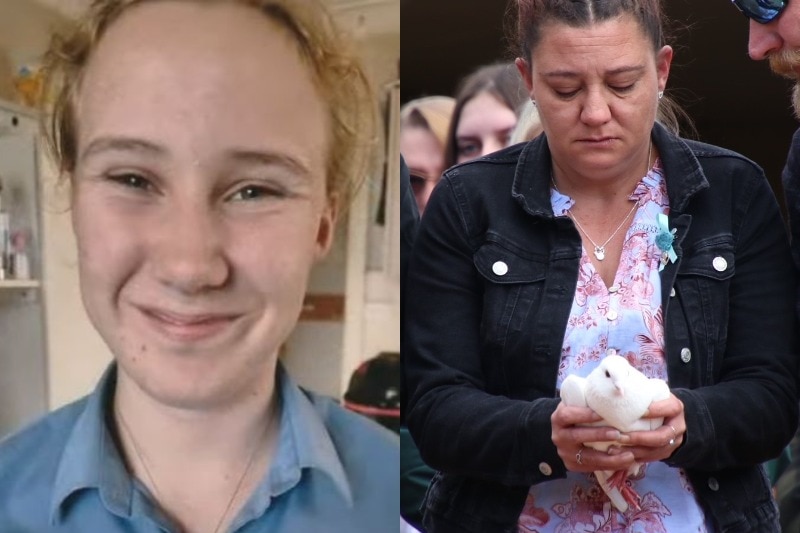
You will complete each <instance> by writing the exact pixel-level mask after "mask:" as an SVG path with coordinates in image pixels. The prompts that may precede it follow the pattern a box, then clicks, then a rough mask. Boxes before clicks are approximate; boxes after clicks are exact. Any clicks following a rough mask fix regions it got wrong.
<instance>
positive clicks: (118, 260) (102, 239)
mask: <svg viewBox="0 0 800 533" xmlns="http://www.w3.org/2000/svg"><path fill="white" fill-rule="evenodd" d="M73 217H75V218H74V229H75V237H76V240H77V244H78V266H79V269H80V273H81V283H82V284H83V285H86V286H87V287H88V288H91V289H94V290H102V289H110V290H118V289H119V287H113V285H115V284H122V283H123V282H124V281H125V280H126V279H127V278H128V277H129V276H130V274H131V272H132V271H133V270H134V269H135V268H136V266H137V265H138V264H140V261H139V260H140V259H141V256H142V250H143V246H142V243H141V242H139V241H140V239H141V236H142V235H143V232H142V231H141V230H140V228H136V227H133V226H129V225H127V224H125V223H123V222H120V221H119V220H118V219H117V218H115V217H111V216H107V214H106V213H105V212H104V211H103V210H89V209H83V208H81V206H80V204H76V205H75V206H74V209H73Z"/></svg>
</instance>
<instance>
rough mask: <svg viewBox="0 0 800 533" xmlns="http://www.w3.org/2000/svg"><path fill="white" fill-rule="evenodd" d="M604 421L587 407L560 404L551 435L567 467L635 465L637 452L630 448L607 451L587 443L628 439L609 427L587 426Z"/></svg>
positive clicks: (585, 469)
mask: <svg viewBox="0 0 800 533" xmlns="http://www.w3.org/2000/svg"><path fill="white" fill-rule="evenodd" d="M654 405H655V404H654ZM654 416H655V415H654ZM601 420H602V418H601V417H600V415H598V414H597V413H595V412H594V411H592V410H591V409H589V408H588V407H570V406H568V405H565V404H564V402H561V403H559V404H558V407H556V410H555V411H554V412H553V414H552V416H551V417H550V423H551V426H552V436H551V438H552V439H553V444H555V446H556V448H557V449H558V455H559V457H561V460H562V461H563V462H564V465H565V466H566V467H567V470H572V471H573V472H593V471H595V470H624V469H627V468H628V467H629V466H631V465H632V464H633V462H634V460H635V457H634V454H633V453H631V452H630V451H628V450H627V449H620V448H619V447H617V446H614V447H613V449H616V451H614V453H613V454H608V453H606V452H603V451H600V450H595V449H594V448H592V447H590V446H587V445H586V444H585V443H587V442H620V439H621V438H623V439H624V438H625V436H624V435H621V434H620V432H619V431H617V430H616V429H614V428H612V427H609V426H593V427H584V426H585V425H586V424H592V423H595V424H596V423H597V422H599V421H601ZM667 431H669V429H668V430H667Z"/></svg>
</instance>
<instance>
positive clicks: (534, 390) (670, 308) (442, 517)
mask: <svg viewBox="0 0 800 533" xmlns="http://www.w3.org/2000/svg"><path fill="white" fill-rule="evenodd" d="M653 141H654V142H655V144H656V146H657V147H658V150H659V152H660V156H661V161H662V165H663V167H664V169H665V176H666V181H667V191H668V194H669V200H670V209H671V212H670V217H669V224H670V228H677V234H676V239H675V243H674V247H675V251H676V252H677V255H678V260H677V261H676V262H674V263H669V264H668V265H667V266H666V267H665V268H664V270H663V271H662V272H661V284H662V295H661V296H662V305H663V312H664V320H665V337H666V340H665V356H666V360H667V370H668V374H669V383H670V387H671V388H672V391H673V393H674V394H675V395H676V396H677V397H678V398H680V400H681V401H682V402H683V403H684V406H685V417H686V424H687V433H686V435H685V442H684V443H683V445H682V446H681V447H680V448H679V449H678V450H676V451H675V453H674V454H673V455H672V456H671V457H670V459H669V460H668V461H667V463H668V464H670V465H672V466H675V467H681V468H684V469H685V470H686V472H687V473H688V476H689V478H690V480H691V482H692V484H693V486H694V489H695V491H696V493H697V496H698V499H699V501H700V503H701V505H702V506H703V508H704V509H705V511H706V513H707V514H708V515H709V516H710V518H711V520H712V522H713V523H714V525H715V528H716V531H717V533H722V532H730V533H732V532H759V533H760V532H770V531H776V532H777V531H779V528H778V525H777V517H776V514H777V510H776V507H775V504H774V502H773V500H772V497H771V493H770V488H769V485H768V482H767V479H766V477H765V474H764V471H763V469H762V468H761V467H760V466H759V464H760V463H761V462H763V461H765V460H767V459H769V458H771V457H774V456H776V455H778V454H779V452H780V451H781V449H782V448H783V447H784V446H785V445H786V444H787V443H788V442H789V440H790V439H791V437H792V435H793V433H794V430H795V428H796V427H797V420H798V399H797V370H798V364H797V342H796V341H797V339H796V329H795V323H796V322H795V318H794V295H795V286H796V281H795V274H794V271H793V268H792V261H791V257H790V252H789V244H788V239H787V233H786V230H785V227H784V225H783V221H782V220H781V216H780V212H779V209H778V205H777V202H776V200H775V197H774V195H773V193H772V191H771V189H770V188H769V184H768V182H767V180H766V179H765V177H764V174H763V172H762V171H761V169H760V168H759V167H758V166H757V165H755V164H754V163H753V162H751V161H749V160H748V159H746V158H744V157H742V156H741V155H738V154H736V153H733V152H730V151H727V150H724V149H721V148H717V147H714V146H710V145H706V144H702V143H698V142H692V141H684V140H681V139H679V138H677V137H675V136H673V135H672V134H670V133H668V132H667V131H666V130H665V129H664V128H663V127H661V126H660V125H658V124H657V125H656V126H655V127H654V129H653ZM550 165H551V163H550V153H549V149H548V146H547V142H546V139H545V138H544V136H540V137H539V138H537V139H536V140H534V141H532V142H530V143H528V144H526V145H517V146H515V147H511V148H508V149H506V150H503V151H500V152H498V153H496V154H493V155H490V156H488V157H485V158H482V159H480V160H477V161H473V162H470V163H467V164H463V165H459V166H456V167H453V168H452V169H450V170H448V171H447V172H446V173H445V176H444V178H443V180H442V182H441V183H440V185H439V186H438V187H437V189H436V191H435V192H434V194H433V196H432V198H431V200H430V203H429V204H428V208H427V209H426V211H425V216H424V217H423V219H422V224H421V226H420V231H419V234H418V236H417V241H416V243H415V247H414V252H413V254H412V257H411V265H410V271H409V273H408V275H409V280H408V287H406V289H405V292H404V302H403V304H404V306H407V307H406V309H405V313H406V320H407V322H406V324H405V328H404V329H405V331H404V338H403V342H404V344H403V357H404V365H405V372H406V379H407V384H408V385H409V389H410V391H409V392H410V395H409V405H408V413H407V422H408V425H409V429H410V430H411V432H412V435H413V436H414V439H415V440H416V442H417V444H418V446H419V448H420V451H421V452H422V456H423V458H424V459H425V461H426V462H427V463H428V464H430V465H431V466H433V467H434V468H436V469H437V470H439V473H438V474H437V476H436V477H435V479H434V480H433V482H432V483H431V486H430V488H429V490H428V494H427V496H426V502H425V506H426V525H427V527H428V531H429V533H441V532H458V533H462V532H472V533H490V532H509V533H516V531H517V527H516V523H517V519H518V517H519V514H520V512H521V510H522V506H523V503H524V501H525V496H526V493H527V491H528V488H529V486H530V485H532V484H535V483H541V482H546V481H548V480H551V479H555V478H558V477H564V476H565V473H566V470H565V467H564V464H563V463H562V461H561V460H560V458H559V457H558V454H557V452H556V448H555V446H554V445H553V442H552V440H551V436H550V433H551V425H550V415H551V414H552V412H553V410H554V409H555V407H556V405H557V403H558V401H559V400H558V399H557V396H556V388H555V386H556V376H557V372H558V365H559V360H560V354H561V347H562V342H563V338H564V331H565V329H566V323H567V319H568V316H569V313H570V308H571V305H572V299H573V295H574V292H575V287H576V282H577V279H578V263H579V259H580V256H581V241H580V236H579V234H578V231H577V230H576V228H575V226H574V224H573V222H572V221H571V220H570V219H569V218H566V217H560V218H555V217H554V216H553V211H552V208H551V205H550V170H551V168H550ZM719 258H721V259H719ZM722 260H724V263H722ZM497 261H503V262H504V263H505V264H506V265H507V266H508V269H507V272H506V273H505V274H504V275H498V274H496V273H495V272H494V270H493V268H492V266H493V265H494V263H495V262H497ZM720 265H724V268H721V269H720ZM500 272H502V270H500Z"/></svg>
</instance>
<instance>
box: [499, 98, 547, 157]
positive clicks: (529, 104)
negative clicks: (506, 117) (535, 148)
mask: <svg viewBox="0 0 800 533" xmlns="http://www.w3.org/2000/svg"><path fill="white" fill-rule="evenodd" d="M542 131H544V130H543V128H542V121H541V120H540V119H539V111H538V110H537V109H536V104H535V103H533V100H528V101H526V102H525V103H524V104H523V105H522V109H521V110H520V112H519V119H518V120H517V125H516V126H515V127H514V131H512V132H511V138H510V139H509V140H508V146H511V145H513V144H517V143H521V142H526V141H530V140H531V139H533V138H534V137H536V136H537V135H539V134H540V133H542Z"/></svg>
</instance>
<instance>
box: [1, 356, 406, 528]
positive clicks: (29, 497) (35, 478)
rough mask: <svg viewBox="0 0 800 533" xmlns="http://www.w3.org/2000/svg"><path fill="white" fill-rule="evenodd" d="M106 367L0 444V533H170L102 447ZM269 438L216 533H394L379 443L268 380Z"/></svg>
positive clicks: (338, 412)
mask: <svg viewBox="0 0 800 533" xmlns="http://www.w3.org/2000/svg"><path fill="white" fill-rule="evenodd" d="M115 376H116V371H115V367H114V366H113V365H112V367H111V368H110V370H109V371H108V372H106V374H105V376H104V377H103V378H102V380H101V381H100V383H99V385H98V387H97V389H96V390H95V391H94V392H93V393H92V394H91V395H89V396H87V397H85V398H83V399H81V400H79V401H77V402H75V403H73V404H70V405H68V406H66V407H63V408H61V409H59V410H57V411H55V412H53V413H51V414H49V415H47V416H46V417H44V418H43V419H41V420H40V421H38V422H36V423H34V424H33V425H32V426H31V427H29V428H27V429H25V430H23V431H21V432H19V433H17V434H15V435H12V436H10V437H8V438H6V439H5V440H4V441H3V442H1V443H0V532H2V533H49V532H52V533H161V532H173V531H176V529H175V528H174V527H172V526H171V525H170V522H169V521H168V520H167V519H166V518H165V517H164V516H163V514H162V513H160V512H159V511H158V509H157V508H156V507H155V506H154V505H153V504H152V502H151V500H150V499H149V497H148V495H147V494H148V493H147V492H146V489H144V488H143V486H142V485H141V484H140V483H139V482H138V481H136V480H134V479H133V478H132V477H131V475H130V474H129V473H128V471H127V470H126V468H125V465H124V462H123V460H122V457H121V455H120V452H119V450H118V448H117V445H116V443H115V441H114V438H113V437H112V432H111V430H110V429H109V427H111V426H110V424H111V423H110V422H109V420H110V418H111V414H110V412H111V411H110V405H111V399H112V395H113V388H114V382H115ZM277 383H278V387H279V389H278V390H279V394H280V399H281V428H280V435H279V442H278V447H277V450H276V454H275V457H274V459H273V461H272V465H271V467H270V469H269V472H267V474H266V475H265V477H264V479H263V480H262V481H261V483H260V484H259V486H258V487H257V489H256V490H255V492H254V493H253V494H252V496H251V497H250V499H249V501H248V502H247V503H246V504H245V506H244V507H243V508H242V509H241V511H240V512H239V514H238V515H237V517H236V519H235V520H234V522H233V524H232V525H231V527H230V529H229V530H228V531H230V532H236V533H261V532H290V533H293V532H305V531H325V532H327V533H361V532H364V533H382V532H392V533H393V532H396V531H397V530H398V521H399V516H400V511H399V501H400V494H399V479H398V476H399V447H398V439H397V437H395V436H394V435H393V434H392V433H391V432H390V431H388V430H386V429H384V428H382V427H380V426H379V425H378V424H376V423H374V422H372V421H371V420H368V419H366V418H364V417H362V416H360V415H357V414H354V413H351V412H349V411H346V410H345V409H343V408H342V407H340V406H339V405H337V404H336V403H335V402H334V401H332V400H331V399H328V398H324V397H321V396H318V395H315V394H313V393H309V392H306V391H304V390H301V389H300V388H299V387H298V386H297V385H296V384H295V383H294V382H293V381H292V380H291V379H290V378H289V376H288V375H287V374H286V372H284V371H283V370H282V369H281V368H279V370H278V380H277Z"/></svg>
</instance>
